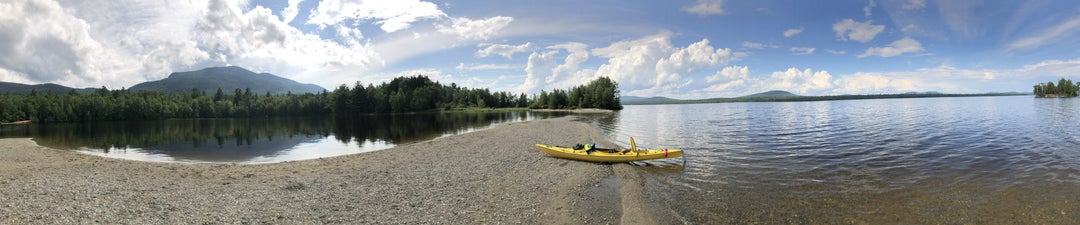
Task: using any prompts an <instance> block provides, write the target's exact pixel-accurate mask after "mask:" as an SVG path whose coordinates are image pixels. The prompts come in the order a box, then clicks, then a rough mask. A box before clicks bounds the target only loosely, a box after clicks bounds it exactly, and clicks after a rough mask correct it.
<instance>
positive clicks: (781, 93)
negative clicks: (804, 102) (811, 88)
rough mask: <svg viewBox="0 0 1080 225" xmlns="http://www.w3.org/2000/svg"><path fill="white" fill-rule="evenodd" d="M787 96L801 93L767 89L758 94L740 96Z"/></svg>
mask: <svg viewBox="0 0 1080 225" xmlns="http://www.w3.org/2000/svg"><path fill="white" fill-rule="evenodd" d="M785 97H799V95H796V94H792V93H791V92H786V91H766V92H761V93H757V94H752V95H747V96H742V97H738V98H785Z"/></svg>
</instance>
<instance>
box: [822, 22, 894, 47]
mask: <svg viewBox="0 0 1080 225" xmlns="http://www.w3.org/2000/svg"><path fill="white" fill-rule="evenodd" d="M882 31H885V25H874V24H873V21H869V20H868V21H866V22H855V20H852V19H844V20H841V21H840V22H836V23H834V24H833V32H836V37H839V38H840V40H845V41H846V40H855V41H858V42H862V43H866V42H870V41H871V40H874V37H876V36H877V35H878V33H881V32H882Z"/></svg>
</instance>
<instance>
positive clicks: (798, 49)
mask: <svg viewBox="0 0 1080 225" xmlns="http://www.w3.org/2000/svg"><path fill="white" fill-rule="evenodd" d="M790 50H791V52H792V53H794V54H795V55H809V54H814V50H817V48H807V47H791V49H790Z"/></svg>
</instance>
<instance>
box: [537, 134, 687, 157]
mask: <svg viewBox="0 0 1080 225" xmlns="http://www.w3.org/2000/svg"><path fill="white" fill-rule="evenodd" d="M630 146H631V147H630V149H617V150H614V151H613V152H611V151H608V150H596V151H586V150H585V149H580V150H575V149H573V148H568V147H562V146H552V145H544V144H536V148H539V149H540V151H542V152H544V153H547V154H548V155H551V156H554V157H558V158H564V159H575V160H581V161H589V162H631V161H640V160H650V159H664V158H678V157H681V156H682V150H679V149H637V146H636V144H634V139H633V138H630Z"/></svg>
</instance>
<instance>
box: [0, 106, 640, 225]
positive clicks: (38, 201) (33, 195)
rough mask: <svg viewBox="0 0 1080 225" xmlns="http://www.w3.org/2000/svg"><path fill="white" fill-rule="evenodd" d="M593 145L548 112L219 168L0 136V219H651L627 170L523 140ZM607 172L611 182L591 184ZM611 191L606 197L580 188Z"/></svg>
mask: <svg viewBox="0 0 1080 225" xmlns="http://www.w3.org/2000/svg"><path fill="white" fill-rule="evenodd" d="M586 111H587V112H596V111H597V110H586ZM593 142H595V143H600V144H604V145H608V146H614V145H613V144H612V143H611V142H609V141H608V140H606V139H605V138H604V136H603V135H601V134H600V132H599V131H598V130H596V129H595V128H593V127H591V126H589V125H588V124H585V123H582V122H575V121H572V119H570V118H558V119H548V120H537V121H526V122H516V123H507V124H500V125H496V126H495V127H493V128H490V129H486V130H481V131H477V132H471V133H467V134H462V135H457V136H451V137H446V138H440V139H436V140H430V141H424V142H419V143H413V144H408V145H402V146H397V147H395V148H391V149H387V150H382V151H376V152H369V153H361V154H354V155H346V156H339V157H332V158H321V159H313V160H304V161H293V162H283V163H273V164H256V165H221V164H179V163H152V162H141V161H129V160H121V159H111V158H103V157H98V156H92V155H86V154H80V153H76V152H74V151H68V150H57V149H51V148H47V147H42V146H38V145H37V144H36V143H34V141H33V140H31V139H27V138H19V139H0V189H2V190H3V191H2V192H0V204H2V205H3V206H2V207H0V221H2V222H0V223H11V224H27V223H32V224H39V223H41V224H85V223H104V224H115V223H125V224H130V223H134V224H203V223H229V224H232V223H279V224H296V223H302V224H309V223H347V224H373V223H378V224H382V223H394V224H396V223H410V224H413V223H419V224H431V223H445V224H490V223H528V224H586V223H588V224H611V223H650V222H651V217H650V216H649V214H648V211H647V210H644V209H642V208H641V206H640V205H642V204H641V202H640V201H643V200H642V198H641V197H640V196H641V194H640V193H634V192H635V191H640V190H642V188H641V187H640V185H641V183H642V182H641V181H640V180H636V179H641V178H640V177H641V175H640V174H636V173H639V172H638V171H637V169H635V168H632V166H630V165H626V164H615V165H611V164H597V163H588V162H579V161H571V160H564V159H558V158H553V157H550V156H547V155H545V154H544V153H541V152H540V151H539V150H537V149H536V148H535V147H534V146H533V144H535V143H551V144H559V145H568V144H573V143H593ZM612 176H616V177H619V178H620V179H621V181H622V185H621V187H620V189H621V191H620V190H602V189H601V190H597V188H604V186H602V185H599V184H600V182H601V181H602V180H604V179H605V178H608V177H612ZM616 191H617V192H618V193H619V194H618V195H614V196H616V197H614V198H615V199H612V198H611V197H603V195H602V196H593V194H589V193H596V192H599V193H605V192H609V193H610V192H616ZM626 196H629V197H626ZM624 215H626V216H624Z"/></svg>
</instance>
